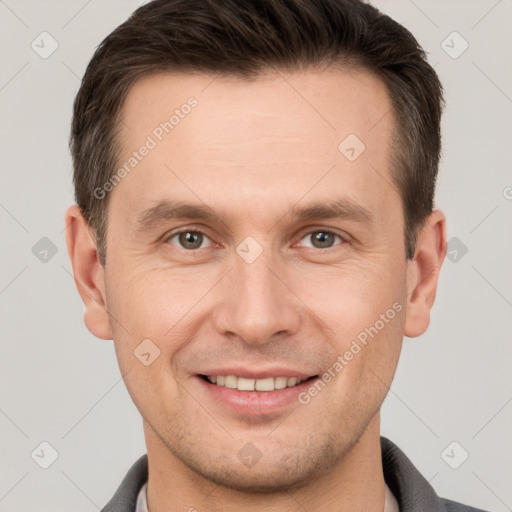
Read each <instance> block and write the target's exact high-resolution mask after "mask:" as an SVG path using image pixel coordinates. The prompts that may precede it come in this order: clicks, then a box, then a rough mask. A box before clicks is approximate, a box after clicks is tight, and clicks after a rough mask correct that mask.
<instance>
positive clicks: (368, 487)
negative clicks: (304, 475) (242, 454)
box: [144, 413, 386, 512]
mask: <svg viewBox="0 0 512 512" xmlns="http://www.w3.org/2000/svg"><path fill="white" fill-rule="evenodd" d="M144 433H145V437H146V445H147V450H148V465H149V478H148V488H147V496H148V509H149V512H169V511H174V510H187V511H194V510H195V509H197V510H200V511H201V512H221V511H222V512H234V511H239V510H244V511H247V512H259V511H263V510H264V511H265V512H272V511H280V512H288V511H290V512H291V511H296V510H307V511H308V512H320V511H322V512H325V511H326V510H336V511H337V512H354V511H365V512H382V511H383V510H384V502H385V494H386V492H385V489H386V487H385V482H384V475H383V469H382V460H381V448H380V417H379V413H377V414H376V415H375V416H374V417H373V418H372V420H371V421H370V423H369V424H368V427H367V428H366V430H365V431H364V432H363V434H362V435H361V437H360V438H359V440H358V441H357V442H356V443H355V444H354V446H352V448H351V449H350V450H349V451H348V452H347V453H346V454H345V455H344V456H343V458H342V459H341V460H339V461H338V462H337V463H336V464H335V465H334V466H333V467H332V468H330V469H329V470H328V471H326V472H324V473H322V474H320V475H318V476H317V477H316V478H311V479H310V480H309V481H307V482H306V483H305V484H303V485H302V486H301V487H298V488H294V489H281V490H279V491H276V492H272V493H247V492H241V491H238V490H234V489H231V488H227V487H223V486H222V485H218V484H217V483H214V482H212V481H210V480H208V479H207V478H204V477H203V476H202V475H200V474H198V473H197V472H195V471H193V470H192V469H191V468H189V467H187V466H185V465H184V464H183V463H182V462H181V461H180V460H179V459H177V458H176V457H175V456H174V455H173V454H172V453H171V452H170V451H169V449H168V448H167V447H166V446H165V445H164V444H163V443H162V441H161V440H160V439H159V438H158V436H157V435H156V434H155V432H154V431H153V430H152V429H151V427H149V425H147V423H146V422H144Z"/></svg>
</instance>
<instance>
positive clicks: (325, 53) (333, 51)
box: [70, 0, 444, 265]
mask: <svg viewBox="0 0 512 512" xmlns="http://www.w3.org/2000/svg"><path fill="white" fill-rule="evenodd" d="M340 62H341V63H347V64H348V65H356V66H358V67H362V68H363V69H365V70H368V71H370V72H372V73H374V74H375V75H376V76H377V77H379V78H380V79H381V80H382V81H383V83H384V84H385V86H386V88H387V91H388V93H389V95H390V98H391V101H392V105H393V114H394V118H395V123H394V136H393V143H394V148H393V151H392V155H391V160H392V162H391V163H392V178H393V181H394V185H395V186H396V188H397V189H398V191H399V193H400V195H401V197H402V203H403V212H404V222H405V233H404V237H405V247H406V258H412V257H413V256H414V252H415V245H416V236H417V232H418V229H419V228H420V227H421V226H422V225H423V223H424V220H425V218H426V217H427V216H428V215H429V214H430V213H431V212H432V209H433V201H434V193H435V185H436V177H437V172H438V166H439V159H440V153H441V128H440V124H441V114H442V111H443V107H444V100H443V89H442V85H441V83H440V81H439V78H438V76H437V74H436V72H435V71H434V69H433V68H432V67H431V66H430V65H429V64H428V62H427V60H426V55H425V52H424V51H423V49H422V48H421V47H420V45H419V44H418V42H417V41H416V39H415V38H414V37H413V35H412V34H411V33H410V32H409V31H408V30H407V29H406V28H404V27H403V26H402V25H400V24H399V23H397V22H395V21H394V20H392V19H391V18H390V17H389V16H386V15H384V14H383V13H381V12H380V11H379V10H377V9H376V8H375V7H373V6H371V5H369V4H367V3H364V2H363V1H361V0H314V1H312V0H154V1H152V2H149V3H147V4H145V5H143V6H142V7H140V8H138V9H137V10H136V11H135V12H134V13H133V14H132V15H131V16H130V18H129V19H128V20H127V21H126V22H124V23H123V24H121V25H120V26H119V27H117V28H116V29H115V30H114V31H113V32H112V33H111V34H109V35H108V36H107V37H106V38H105V39H104V41H103V42H102V43H101V44H100V45H99V47H98V48H97V50H96V52H95V53H94V56H93V57H92V59H91V61H90V63H89V65H88V66H87V70H86V72H85V75H84V77H83V80H82V84H81V87H80V90H79V91H78V94H77V96H76V98H75V102H74V107H73V121H72V129H71V137H70V149H71V153H72V158H73V167H74V175H73V181H74V186H75V197H76V202H77V203H78V205H79V207H80V209H81V211H82V213H83V215H84V218H85V219H86V221H87V222H88V223H89V224H90V225H91V226H92V227H93V229H94V231H95V234H96V238H97V244H98V247H97V248H98V254H99V258H100V261H101V263H102V265H105V262H106V259H105V256H106V231H107V207H108V196H107V197H106V198H105V200H103V199H99V198H98V197H96V195H95V194H94V193H93V191H94V190H96V189H97V188H98V187H101V186H102V184H104V183H106V182H108V180H109V179H110V178H111V176H112V175H113V174H114V173H115V171H116V165H117V163H118V160H119V158H118V156H119V155H118V153H119V148H120V140H119V137H118V136H119V131H120V130H119V129H120V112H121V108H122V105H123V102H124V99H125V98H126V95H127V93H128V91H129V89H130V87H131V86H132V85H133V84H134V83H135V81H136V80H137V79H139V78H141V77H143V76H146V75H149V74H153V73H157V72H163V71H185V72H186V71H191V72H211V73H214V74H223V75H231V76H238V77H243V78H246V79H253V78H256V77H257V76H258V74H261V73H262V72H263V71H265V70H269V69H271V68H278V69H286V70H301V69H307V68H308V67H309V68H312V67H315V66H317V65H336V64H338V63H340Z"/></svg>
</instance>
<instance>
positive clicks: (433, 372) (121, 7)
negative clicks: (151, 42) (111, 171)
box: [0, 0, 512, 512]
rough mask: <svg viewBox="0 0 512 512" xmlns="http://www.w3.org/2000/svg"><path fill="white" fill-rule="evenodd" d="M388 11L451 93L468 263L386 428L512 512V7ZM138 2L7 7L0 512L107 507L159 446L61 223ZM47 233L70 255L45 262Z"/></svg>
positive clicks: (465, 486) (392, 401) (429, 471)
mask: <svg viewBox="0 0 512 512" xmlns="http://www.w3.org/2000/svg"><path fill="white" fill-rule="evenodd" d="M373 3H374V5H376V6H377V7H379V8H380V9H381V10H383V11H384V12H386V13H388V14H389V15H391V16H392V17H393V18H395V19H396V20H397V21H399V22H401V23H403V24H404V25H405V26H406V27H407V28H409V29H410V30H411V31H412V32H413V34H414V35H415V36H416V37H417V38H418V40H419V42H420V44H421V45H422V46H423V47H424V48H425V50H426V51H427V52H429V54H430V57H429V58H430V61H431V63H432V64H433V65H435V69H436V70H437V72H438V73H439V75H440V78H441V80H442V82H443V84H444V87H445V90H446V101H447V110H446V113H445V117H444V121H443V132H444V153H443V160H442V165H441V171H440V179H439V190H438V196H437V206H438V207H440V208H441V209H443V210H444V211H445V213H446V214H447V216H448V238H449V239H452V238H453V237H456V238H457V239H458V240H459V241H460V242H457V241H456V242H453V240H452V241H451V246H450V247H451V251H452V254H451V257H452V258H454V257H455V256H456V260H455V261H454V262H452V261H450V260H448V259H447V260H446V262H445V264H444V268H443V270H442V273H441V280H440V285H439V290H438V296H437V301H436V304H435V307H434V311H433V318H432V323H431V326H430V328H429V330H428V332H427V333H426V334H425V335H424V336H422V337H421V338H419V339H406V340H405V344H404V349H403V352H402V358H401V361H400V364H399V367H398V371H397V374H396V377H395V380H394V382H393V385H392V388H391V390H390V393H389V395H388V397H387V399H386V401H385V404H384V407H383V410H382V420H383V421H382V433H383V435H386V436H388V437H389V438H391V439H392V440H393V441H395V442H396V443H397V444H398V445H399V446H400V447H401V448H402V449H403V450H404V451H405V453H406V454H407V455H408V456H409V457H410V458H411V459H412V461H413V462H414V463H415V465H416V466H417V467H418V469H419V470H420V471H421V472H422V474H423V475H424V476H425V477H426V478H427V479H428V480H430V481H431V483H432V485H433V486H434V487H435V489H436V490H437V492H438V493H439V494H440V495H442V496H445V497H449V498H451V499H455V500H458V501H462V502H466V503H469V504H472V505H474V506H478V507H482V508H485V509H489V510H492V511H497V512H501V511H506V510H512V509H511V507H512V486H511V485H510V483H511V481H512V470H511V461H512V434H511V433H512V428H511V427H512V403H511V401H512V386H511V383H512V377H511V371H510V368H511V365H510V363H511V355H512V348H511V343H510V341H511V332H512V325H511V317H512V315H511V312H512V286H511V284H512V271H511V266H512V265H511V262H512V242H511V240H512V237H511V233H512V229H511V228H512V215H511V213H512V200H511V199H510V198H511V197H512V188H510V187H512V173H511V160H512V152H511V148H510V147H511V144H512V121H511V119H512V118H511V114H512V99H511V97H512V77H511V49H512V35H511V32H512V31H511V29H510V27H511V18H512V1H511V0H500V1H496V0H481V1H467V0H456V1H455V0H451V1H441V0H437V1H420V0H415V1H414V2H413V1H412V0H411V1H409V0H379V1H377V0H375V1H374V2H373ZM139 4H140V2H137V1H135V0H132V1H126V0H115V1H108V2H107V1H102V2H100V1H99V0H92V1H91V0H89V1H88V2H87V1H85V0H73V1H69V0H67V1H63V0H61V1H52V2H36V1H34V0H0V16H1V21H0V31H1V32H0V34H1V41H0V52H1V66H0V108H1V111H0V115H1V121H2V124H1V133H0V144H1V146H0V158H1V169H2V173H1V196H0V223H1V228H2V231H1V240H2V243H1V249H0V250H1V269H0V270H1V272H0V315H1V325H2V337H1V343H2V347H1V363H0V364H1V366H0V389H1V396H0V438H1V440H2V441H1V446H0V460H1V461H2V464H1V465H0V511H2V512H12V511H17V512H25V511H33V510H36V509H37V510H47V511H50V510H52V511H53V512H59V511H69V510H73V511H75V512H80V511H84V512H88V511H95V510H98V509H100V508H101V507H103V505H104V504H105V503H106V502H107V501H108V500H109V499H110V497H111V496H112V494H113V492H114V490H115V489H116V488H117V486H118V484H119V483H120V481H121V478H122V477H123V476H124V474H125V472H126V471H127V469H128V468H129V466H130V465H131V464H132V463H133V462H134V461H135V459H136V458H137V457H138V456H139V455H141V454H142V453H144V452H145V444H144V439H143V434H142V421H141V418H140V415H139V413H138V411H137V410H136V408H135V406H134V405H133V404H132V402H131V400H130V398H129V395H128V393H127V391H126V389H125V387H124V384H123V383H122V381H121V379H120V372H119V369H118V366H117V362H116V358H115V353H114V349H113V344H112V342H111V341H101V340H97V339H96V338H94V337H93V336H92V335H91V334H90V333H89V332H88V331H87V329H86V328H85V326H84V324H83V305H82V302H81V300H80V298H79V296H78V293H77V291H76V289H75V284H74V281H73V278H72V276H71V266H70V263H69V261H68V256H67V252H66V246H65V240H64V221H63V217H64V212H65V209H66V207H67V206H68V205H69V204H71V203H72V202H73V196H72V186H71V160H70V156H69V153H68V148H67V143H68V134H69V125H70V118H71V117H70V116H71V107H72V102H73V99H74V96H75V94H76V92H77V90H78V87H79V83H80V79H81V76H82V74H83V72H84V70H85V66H86V65H87V63H88V61H89V59H90V58H91V56H92V53H93V51H94V49H95V47H96V46H97V45H98V44H99V43H100V42H101V41H102V40H103V38H104V37H105V36H106V35H107V34H108V33H109V32H110V31H111V30H113V29H114V28H115V27H116V26H117V25H118V24H120V23H121V22H122V21H124V20H125V19H126V18H127V16H128V15H129V14H130V13H131V11H132V10H133V9H134V8H136V7H137V6H138V5H139ZM43 31H47V32H49V33H50V34H51V35H52V37H53V38H55V40H56V41H57V42H58V44H59V47H58V49H57V50H56V51H55V52H54V53H53V54H52V55H51V56H50V57H48V58H47V59H43V58H41V57H40V56H39V55H38V54H37V53H36V52H35V51H34V50H33V49H32V48H31V43H32V41H33V40H36V42H37V41H39V40H40V39H37V38H38V36H39V34H40V33H41V32H43ZM454 31H457V32H458V33H459V34H460V35H461V36H462V37H463V38H464V40H466V41H467V42H468V43H469V48H468V49H467V50H466V51H465V52H464V53H463V54H462V55H460V56H459V57H458V58H452V57H451V56H450V55H448V54H447V53H446V51H445V50H444V49H443V47H442V46H441V45H442V42H443V41H444V40H446V42H445V43H444V45H445V48H447V49H448V50H449V51H450V52H452V54H453V52H458V51H460V49H461V48H462V46H461V44H463V42H462V40H461V39H460V38H458V36H453V35H452V36H450V37H449V38H448V39H446V38H447V37H448V36H449V35H450V34H452V32H454ZM454 37H455V39H454ZM446 45H448V46H446ZM450 46H451V47H452V48H451V49H450V48H449V47H450ZM46 48H48V47H46ZM507 187H509V188H507ZM507 197H508V199H507ZM42 237H48V238H49V239H50V240H51V241H52V242H53V243H54V244H55V246H56V248H57V253H56V254H55V255H54V256H53V257H51V258H49V259H48V261H47V262H42V261H40V260H39V259H38V258H37V257H36V256H35V255H34V254H33V252H32V247H33V246H34V245H35V244H36V243H37V242H38V241H39V240H40V239H41V238H42ZM456 243H459V246H460V243H462V244H464V246H466V247H467V253H466V254H463V253H462V252H461V250H460V247H459V248H457V245H454V244H456ZM454 250H456V251H458V252H457V253H454V252H453V251H454ZM42 441H47V442H48V443H50V444H51V445H52V446H53V447H54V449H55V450H56V451H57V452H58V459H57V460H56V461H55V462H54V463H53V464H52V465H51V466H50V467H49V468H48V469H46V470H45V469H42V468H41V467H39V465H37V464H36V463H35V462H34V460H33V459H32V458H31V453H32V452H33V451H34V450H35V449H36V448H37V447H38V446H39V445H40V443H41V442H42ZM453 441H456V442H457V443H459V445H460V447H459V445H457V446H456V448H455V450H454V451H453V452H451V450H448V454H449V455H451V458H449V459H446V457H445V459H446V460H450V462H451V463H452V464H454V463H458V462H460V460H462V459H460V457H461V454H462V453H463V452H462V450H466V451H467V452H468V453H469V457H468V459H467V460H466V461H465V462H464V463H463V464H462V465H461V466H460V467H459V468H458V469H452V468H451V467H449V465H448V464H447V463H446V462H445V459H443V457H442V456H441V454H442V452H443V450H444V449H445V448H446V447H447V446H448V445H449V444H450V443H452V442H453ZM43 451H44V450H43ZM36 453H41V452H40V449H39V452H38V451H37V450H36ZM48 453H49V452H48V450H46V452H45V457H48ZM42 458H44V457H41V459H42Z"/></svg>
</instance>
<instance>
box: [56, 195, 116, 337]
mask: <svg viewBox="0 0 512 512" xmlns="http://www.w3.org/2000/svg"><path fill="white" fill-rule="evenodd" d="M65 222H66V224H65V225H66V245H67V248H68V254H69V258H70V260H71V266H72V268H73V276H74V278H75V284H76V287H77V290H78V293H79V294H80V297H81V298H82V301H83V302H84V305H85V313H84V321H85V325H86V326H87V328H88V329H89V331H90V332H91V333H92V334H94V335H95V336H96V337H98V338H101V339H104V340H110V339H112V331H111V329H110V322H109V318H108V312H107V306H106V295H105V276H104V270H103V267H102V266H101V264H100V261H99V257H98V252H97V250H96V244H95V241H94V239H93V237H92V236H91V231H92V230H91V227H90V225H89V224H88V223H87V222H86V220H85V219H84V217H83V215H82V212H81V211H80V208H79V207H78V206H77V205H73V206H70V207H69V208H68V210H67V212H66V218H65Z"/></svg>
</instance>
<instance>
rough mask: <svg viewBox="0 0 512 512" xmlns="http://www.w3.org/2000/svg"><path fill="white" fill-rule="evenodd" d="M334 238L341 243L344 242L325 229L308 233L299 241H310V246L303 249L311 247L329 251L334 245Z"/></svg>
mask: <svg viewBox="0 0 512 512" xmlns="http://www.w3.org/2000/svg"><path fill="white" fill-rule="evenodd" d="M336 238H337V239H338V240H340V241H341V242H344V240H343V239H342V238H341V237H340V236H339V235H337V234H336V233H333V232H332V231H328V230H325V229H318V230H316V231H310V232H309V233H308V234H307V235H306V236H305V237H304V238H302V239H301V241H302V240H310V245H307V244H306V245H305V247H312V248H313V249H329V248H330V247H332V246H333V245H334V242H335V240H336Z"/></svg>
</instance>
